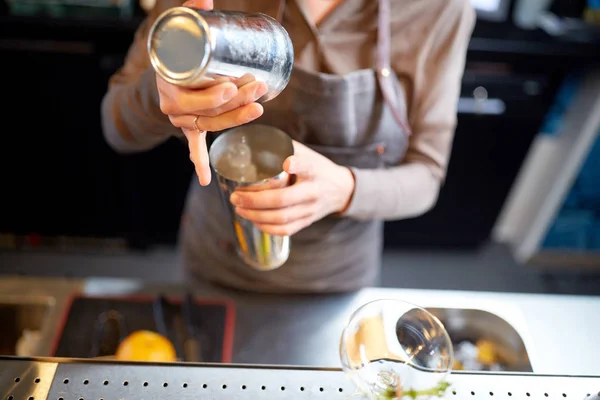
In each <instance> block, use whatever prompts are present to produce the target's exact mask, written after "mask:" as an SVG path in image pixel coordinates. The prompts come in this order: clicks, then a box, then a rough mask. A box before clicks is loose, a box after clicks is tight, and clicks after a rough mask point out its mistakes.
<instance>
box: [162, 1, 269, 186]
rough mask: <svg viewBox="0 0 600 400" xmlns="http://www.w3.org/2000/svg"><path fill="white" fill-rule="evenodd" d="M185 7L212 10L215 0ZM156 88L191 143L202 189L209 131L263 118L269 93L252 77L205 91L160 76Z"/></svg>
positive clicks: (207, 165)
mask: <svg viewBox="0 0 600 400" xmlns="http://www.w3.org/2000/svg"><path fill="white" fill-rule="evenodd" d="M184 6H187V7H194V8H199V9H203V10H211V9H212V8H213V2H212V0H191V1H187V2H185V3H184ZM156 86H157V88H158V95H159V99H160V109H161V111H162V112H163V113H164V114H166V115H167V116H168V117H169V120H170V121H171V123H172V124H173V125H175V126H176V127H178V128H181V129H182V131H183V133H184V134H185V136H186V137H187V139H188V144H189V148H190V159H191V160H192V162H193V163H194V166H195V169H196V174H197V175H198V180H199V181H200V184H201V185H202V186H206V185H208V184H209V183H210V179H211V175H210V163H209V160H208V149H207V147H206V131H221V130H224V129H229V128H233V127H235V126H239V125H243V124H245V123H248V122H250V121H253V120H255V119H256V118H258V117H260V116H261V115H262V113H263V108H262V106H261V105H260V104H258V103H256V100H258V99H259V98H260V97H262V96H263V95H264V94H265V93H266V92H267V90H268V88H267V85H266V84H265V83H262V82H258V81H256V80H255V79H254V77H252V76H249V75H248V76H243V77H241V78H239V79H235V80H234V79H227V78H223V79H219V80H217V81H215V82H214V85H211V86H209V87H206V88H203V89H187V88H183V87H179V86H175V85H172V84H170V83H168V82H166V81H165V80H163V79H162V78H160V77H159V76H158V75H157V77H156Z"/></svg>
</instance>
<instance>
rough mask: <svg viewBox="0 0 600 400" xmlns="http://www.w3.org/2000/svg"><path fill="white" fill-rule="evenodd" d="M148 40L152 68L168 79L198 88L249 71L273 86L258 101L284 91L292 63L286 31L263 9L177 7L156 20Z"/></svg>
mask: <svg viewBox="0 0 600 400" xmlns="http://www.w3.org/2000/svg"><path fill="white" fill-rule="evenodd" d="M147 44H148V54H149V56H150V61H151V63H152V66H153V68H154V70H155V71H156V73H157V74H158V75H159V76H160V77H162V78H163V79H164V80H165V81H167V82H170V83H172V84H174V85H180V86H184V87H190V88H200V87H205V86H209V85H210V84H211V83H212V82H214V81H215V79H216V78H218V77H228V78H240V77H242V76H244V75H247V74H251V75H253V76H254V78H255V79H256V80H257V81H261V82H264V83H266V84H267V85H268V87H269V90H268V92H267V93H266V94H265V95H264V96H263V97H262V98H261V99H259V100H258V101H259V102H266V101H269V100H271V99H273V98H275V97H276V96H277V95H278V94H279V93H281V91H282V90H283V89H284V88H285V87H286V86H287V84H288V82H289V80H290V75H291V73H292V67H293V64H294V50H293V45H292V41H291V40H290V37H289V35H288V33H287V31H286V30H285V29H284V28H283V26H281V24H279V22H278V21H277V20H275V19H274V18H271V17H270V16H268V15H265V14H260V13H245V12H235V11H205V10H198V9H195V8H190V7H174V8H171V9H168V10H166V11H164V12H163V13H162V14H161V15H160V16H159V17H158V18H157V19H156V21H155V22H154V24H153V25H152V27H151V29H150V32H149V35H148V43H147Z"/></svg>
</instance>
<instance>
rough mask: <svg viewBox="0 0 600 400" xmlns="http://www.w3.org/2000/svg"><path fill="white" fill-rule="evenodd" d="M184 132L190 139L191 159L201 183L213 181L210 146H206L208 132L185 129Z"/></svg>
mask: <svg viewBox="0 0 600 400" xmlns="http://www.w3.org/2000/svg"><path fill="white" fill-rule="evenodd" d="M183 133H184V134H185V136H186V137H187V139H188V146H189V149H190V159H191V160H192V162H193V163H194V167H195V170H196V175H198V181H199V182H200V185H202V186H207V185H208V184H210V181H211V174H210V162H209V159H208V148H207V146H206V132H205V131H200V132H198V131H196V130H190V129H184V130H183Z"/></svg>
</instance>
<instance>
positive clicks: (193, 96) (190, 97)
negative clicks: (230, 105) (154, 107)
mask: <svg viewBox="0 0 600 400" xmlns="http://www.w3.org/2000/svg"><path fill="white" fill-rule="evenodd" d="M156 87H157V89H158V92H159V94H160V96H159V97H160V110H161V111H162V112H163V114H166V115H183V114H194V113H195V112H196V111H198V110H210V109H213V108H217V107H220V106H222V105H223V104H226V103H227V102H228V101H230V100H231V99H233V98H234V97H235V96H236V95H237V93H238V87H237V86H236V85H235V84H234V83H232V82H223V83H220V84H218V85H214V86H211V87H208V88H206V89H188V88H183V87H178V86H175V85H171V84H170V83H168V82H165V81H164V80H163V79H162V78H160V77H157V79H156Z"/></svg>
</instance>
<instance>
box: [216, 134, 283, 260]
mask: <svg viewBox="0 0 600 400" xmlns="http://www.w3.org/2000/svg"><path fill="white" fill-rule="evenodd" d="M240 145H241V146H242V147H243V148H245V149H247V150H248V153H249V154H247V158H246V159H247V160H249V161H250V162H249V163H246V165H245V166H244V168H245V171H246V172H245V174H244V173H240V168H239V167H238V166H239V163H237V164H236V163H235V162H234V161H235V158H236V157H239V155H240V153H239V152H238V153H236V152H235V150H234V149H236V148H238V149H239V148H240ZM293 154H294V145H293V142H292V139H291V138H290V137H289V136H288V135H287V134H286V133H285V132H283V131H281V130H279V129H277V128H274V127H271V126H266V125H259V124H249V125H243V126H240V127H237V128H233V129H230V130H228V131H226V132H224V133H221V134H220V135H219V136H218V137H217V138H216V139H215V141H214V142H213V144H212V146H211V147H210V154H209V159H210V163H211V165H212V166H213V168H214V170H215V172H216V174H217V180H218V183H219V191H220V194H221V199H222V200H223V203H224V206H225V208H226V210H227V212H228V213H229V215H230V217H231V222H232V229H233V232H234V236H235V240H236V243H235V247H236V251H237V253H238V255H239V256H240V258H241V259H242V260H243V261H244V262H245V263H246V264H247V265H249V266H251V267H253V268H255V269H257V270H260V271H270V270H274V269H276V268H279V267H281V266H282V265H283V264H284V263H285V262H286V261H287V259H288V257H289V254H290V246H291V242H290V241H291V239H290V237H289V236H275V235H269V234H267V233H264V232H262V231H261V230H260V229H258V228H257V227H256V226H255V225H254V224H253V223H252V222H251V221H248V220H246V219H244V218H242V217H241V216H239V215H238V214H237V213H236V212H235V207H234V206H233V204H231V201H230V199H229V198H230V196H231V194H232V193H233V192H234V191H236V190H242V191H243V190H246V191H256V190H264V189H271V188H278V187H285V186H287V185H288V184H289V180H290V177H289V175H288V174H287V173H286V172H285V171H283V169H282V165H283V162H284V161H285V159H286V158H287V157H289V156H291V155H293ZM232 155H233V157H232ZM244 178H247V179H244Z"/></svg>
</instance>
